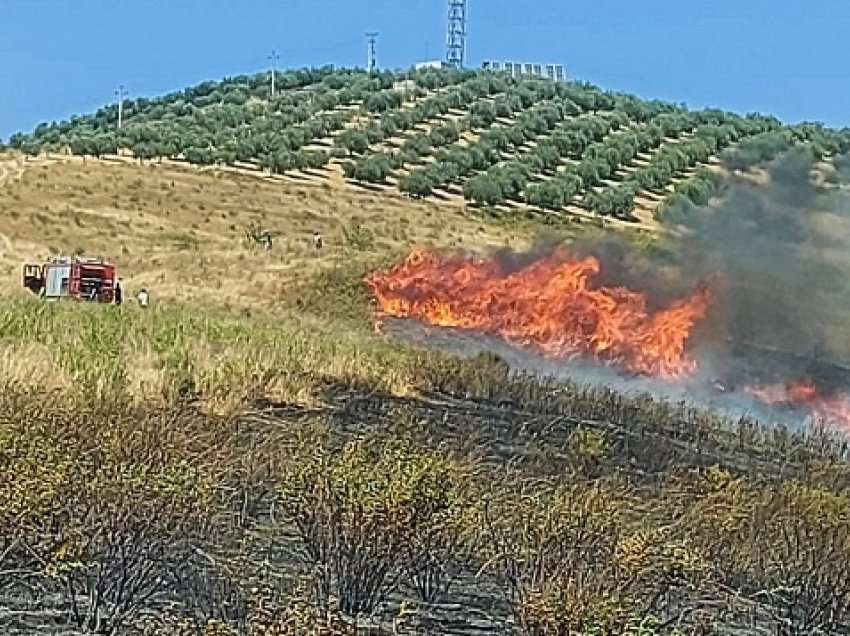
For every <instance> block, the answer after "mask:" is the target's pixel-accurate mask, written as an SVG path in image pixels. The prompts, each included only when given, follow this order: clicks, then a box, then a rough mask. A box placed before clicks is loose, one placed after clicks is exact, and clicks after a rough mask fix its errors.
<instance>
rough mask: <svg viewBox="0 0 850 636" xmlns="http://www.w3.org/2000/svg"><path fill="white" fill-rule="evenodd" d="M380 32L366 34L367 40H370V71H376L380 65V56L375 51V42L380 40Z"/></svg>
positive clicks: (368, 63) (368, 62) (367, 64)
mask: <svg viewBox="0 0 850 636" xmlns="http://www.w3.org/2000/svg"><path fill="white" fill-rule="evenodd" d="M378 35H380V34H379V33H377V32H375V31H372V32H370V33H367V34H366V38H367V41H368V42H369V56H368V58H367V60H368V61H367V63H366V68H368V69H369V72H370V73H374V72H375V70H376V69H377V67H378V56H377V54H376V53H375V44H376V43H377V41H378Z"/></svg>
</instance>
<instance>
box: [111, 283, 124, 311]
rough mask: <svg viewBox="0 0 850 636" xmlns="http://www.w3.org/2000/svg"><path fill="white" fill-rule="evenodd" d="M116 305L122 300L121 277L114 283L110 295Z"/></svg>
mask: <svg viewBox="0 0 850 636" xmlns="http://www.w3.org/2000/svg"><path fill="white" fill-rule="evenodd" d="M112 298H113V300H114V301H115V304H116V305H120V304H121V303H122V302H123V300H124V290H123V289H121V279H120V278H119V279H118V281H117V282H116V283H115V293H114V294H113V296H112Z"/></svg>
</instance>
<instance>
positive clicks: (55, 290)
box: [23, 256, 115, 303]
mask: <svg viewBox="0 0 850 636" xmlns="http://www.w3.org/2000/svg"><path fill="white" fill-rule="evenodd" d="M23 285H24V287H26V288H27V289H28V290H30V291H31V292H32V293H34V294H37V295H38V296H41V297H42V298H45V299H46V300H54V301H55V300H60V299H63V298H70V299H72V300H82V301H90V302H100V303H111V302H112V300H113V297H114V293H115V266H114V265H112V264H110V263H107V262H106V261H104V260H103V259H102V258H86V257H83V256H60V257H57V258H53V259H50V260H48V261H47V262H46V263H44V264H43V265H31V264H27V265H24V268H23Z"/></svg>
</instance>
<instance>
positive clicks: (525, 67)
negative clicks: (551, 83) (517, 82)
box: [481, 60, 567, 82]
mask: <svg viewBox="0 0 850 636" xmlns="http://www.w3.org/2000/svg"><path fill="white" fill-rule="evenodd" d="M481 68H482V70H485V71H497V72H502V73H508V74H509V75H510V76H511V77H527V76H529V75H530V76H534V77H545V78H548V79H551V80H555V81H556V82H564V81H566V79H567V76H566V73H565V72H564V65H563V64H538V63H533V62H502V61H498V60H485V61H484V62H482V63H481Z"/></svg>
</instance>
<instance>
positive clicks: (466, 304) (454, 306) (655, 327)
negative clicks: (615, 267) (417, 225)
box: [366, 250, 710, 378]
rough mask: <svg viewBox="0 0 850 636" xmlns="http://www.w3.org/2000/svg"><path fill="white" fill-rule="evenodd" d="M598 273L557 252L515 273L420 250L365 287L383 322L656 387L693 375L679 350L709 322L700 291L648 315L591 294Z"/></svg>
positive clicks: (619, 291) (628, 296) (622, 296)
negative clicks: (619, 371) (652, 381)
mask: <svg viewBox="0 0 850 636" xmlns="http://www.w3.org/2000/svg"><path fill="white" fill-rule="evenodd" d="M599 271H600V264H599V261H598V260H597V259H595V258H593V257H588V258H584V259H575V258H571V257H570V256H569V254H568V253H567V252H565V251H563V250H558V251H555V252H553V253H552V254H550V255H549V256H546V257H544V258H541V259H539V260H537V261H535V262H533V263H532V264H530V265H528V266H526V267H524V268H522V269H520V270H518V271H515V272H506V271H503V269H502V267H501V266H500V265H499V263H498V261H497V260H496V259H493V258H486V259H475V258H465V257H446V258H443V257H440V256H438V255H436V254H434V253H433V252H429V251H424V250H419V251H414V252H413V253H411V254H410V255H409V256H408V257H407V258H406V259H405V260H404V261H403V262H402V263H400V264H399V265H397V266H395V267H393V268H390V269H388V270H383V271H376V272H373V273H371V274H369V275H368V276H367V277H366V284H367V285H368V286H369V287H370V289H371V290H372V293H373V294H374V296H375V298H376V300H377V302H378V307H379V310H380V312H381V313H382V314H384V315H388V316H394V317H398V318H417V319H419V320H422V321H423V322H426V323H428V324H432V325H439V326H443V327H458V328H462V329H474V330H478V331H482V332H486V333H490V334H493V335H497V336H500V337H501V338H503V339H504V340H506V341H508V342H510V343H513V344H516V345H520V346H524V347H529V348H531V349H533V350H535V351H537V352H539V353H541V354H543V355H545V356H548V357H553V358H561V359H575V358H578V357H591V358H594V359H596V360H598V361H601V362H605V363H608V364H614V365H617V366H620V367H622V368H624V369H627V370H629V371H632V372H635V373H639V374H644V375H652V376H658V377H662V378H678V377H682V376H686V375H689V374H691V373H693V372H694V371H695V370H696V362H695V361H694V360H693V359H692V358H690V357H689V356H688V355H687V354H686V353H685V343H686V341H687V339H688V336H689V334H690V331H691V328H692V327H693V325H694V324H695V323H697V322H698V321H699V320H701V319H702V318H703V317H704V316H705V314H706V311H707V309H708V306H709V301H710V299H709V294H708V291H707V289H705V288H701V289H699V290H697V291H696V292H695V293H694V294H693V295H692V296H691V297H689V298H686V299H684V300H680V301H678V302H676V303H674V304H672V305H671V306H670V307H668V308H666V309H663V310H661V311H657V312H654V313H652V312H650V311H649V310H648V309H647V306H646V305H647V302H646V297H645V296H644V295H643V294H640V293H638V292H634V291H631V290H629V289H626V288H624V287H597V288H594V287H592V286H591V284H590V282H589V281H590V279H591V278H592V277H593V276H595V275H597V274H598V273H599Z"/></svg>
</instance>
